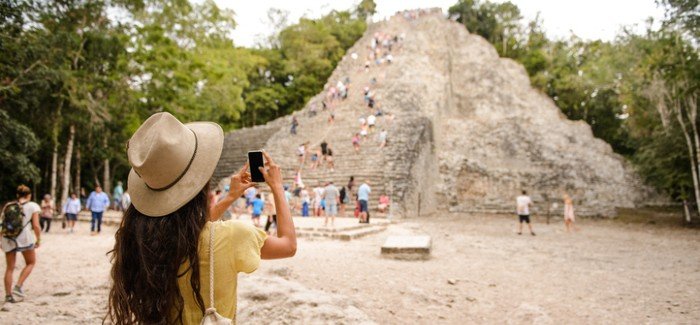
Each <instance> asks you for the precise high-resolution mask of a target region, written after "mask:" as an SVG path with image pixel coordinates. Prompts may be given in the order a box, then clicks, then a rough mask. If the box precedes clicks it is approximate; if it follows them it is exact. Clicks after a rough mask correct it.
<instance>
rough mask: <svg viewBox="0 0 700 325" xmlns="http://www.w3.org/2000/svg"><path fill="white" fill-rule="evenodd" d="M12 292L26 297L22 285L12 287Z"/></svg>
mask: <svg viewBox="0 0 700 325" xmlns="http://www.w3.org/2000/svg"><path fill="white" fill-rule="evenodd" d="M12 293H13V294H15V295H17V296H20V297H24V291H22V287H20V286H15V287H14V288H13V289H12Z"/></svg>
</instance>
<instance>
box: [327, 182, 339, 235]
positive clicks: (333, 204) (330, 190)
mask: <svg viewBox="0 0 700 325" xmlns="http://www.w3.org/2000/svg"><path fill="white" fill-rule="evenodd" d="M323 197H324V199H325V200H326V218H325V219H324V221H323V226H324V227H327V226H328V217H331V227H333V226H334V225H335V216H336V215H338V204H340V199H339V198H340V192H339V191H338V188H337V187H335V185H333V182H328V185H326V188H325V189H324V190H323Z"/></svg>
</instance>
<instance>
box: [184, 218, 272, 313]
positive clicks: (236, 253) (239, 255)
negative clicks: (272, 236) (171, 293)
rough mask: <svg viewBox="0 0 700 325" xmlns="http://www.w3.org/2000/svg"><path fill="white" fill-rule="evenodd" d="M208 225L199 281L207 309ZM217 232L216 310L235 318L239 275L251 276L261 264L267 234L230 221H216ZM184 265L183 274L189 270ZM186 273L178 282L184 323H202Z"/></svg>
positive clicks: (201, 244) (202, 237)
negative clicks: (239, 273) (262, 249)
mask: <svg viewBox="0 0 700 325" xmlns="http://www.w3.org/2000/svg"><path fill="white" fill-rule="evenodd" d="M212 224H213V223H212V222H207V224H206V225H205V226H204V229H202V233H201V234H200V235H199V249H198V251H199V253H198V254H199V279H200V290H199V291H200V294H201V295H202V299H204V303H205V306H204V309H207V308H210V307H211V304H210V301H209V227H211V225H212ZM215 224H216V228H215V229H214V285H215V289H214V303H216V306H215V307H216V311H217V312H218V313H219V314H220V315H221V316H224V317H226V318H231V319H233V320H234V321H235V319H236V288H237V283H238V272H245V273H251V272H253V271H255V270H256V269H257V268H258V265H259V264H260V249H261V248H262V246H263V244H264V243H265V239H266V238H267V234H265V232H264V231H262V230H260V229H258V228H256V227H254V226H252V225H249V224H246V223H243V222H240V221H237V220H229V221H224V222H216V223H215ZM186 264H187V263H185V264H183V265H182V267H181V268H180V270H181V271H180V272H185V270H187V265H186ZM191 274H192V272H187V273H186V274H185V275H184V276H181V277H180V278H178V280H177V284H178V286H179V287H180V293H181V294H182V297H183V298H184V300H185V306H184V309H183V311H182V320H183V323H184V324H199V323H200V322H201V321H202V317H203V315H202V312H201V310H200V309H199V307H197V301H196V300H195V296H194V293H193V292H192V287H191V286H190V276H191Z"/></svg>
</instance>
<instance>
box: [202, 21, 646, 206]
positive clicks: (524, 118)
mask: <svg viewBox="0 0 700 325" xmlns="http://www.w3.org/2000/svg"><path fill="white" fill-rule="evenodd" d="M377 32H381V33H387V34H390V35H397V36H398V35H401V36H402V37H403V41H401V42H400V43H399V44H397V46H395V48H394V49H393V50H392V54H393V57H394V58H393V62H392V63H391V64H383V65H374V64H372V66H371V68H370V69H368V70H367V71H366V70H365V69H364V64H365V59H364V58H365V57H367V54H368V51H369V44H370V42H371V39H372V37H373V35H375V33H377ZM346 77H347V78H349V79H350V87H349V95H348V99H346V100H344V101H342V102H339V103H338V104H337V105H336V107H335V108H334V110H335V122H334V123H332V124H331V123H329V122H328V116H329V114H328V112H326V111H323V110H322V109H321V106H322V100H323V99H324V97H325V94H326V93H325V91H324V92H323V93H321V94H319V95H317V96H315V97H314V98H312V99H311V100H310V101H309V103H308V104H307V106H306V107H305V108H304V109H303V110H301V111H299V112H297V113H295V116H296V117H297V119H298V120H299V123H300V125H299V128H298V134H297V135H291V134H290V125H291V119H292V117H291V116H286V117H282V118H279V119H277V120H275V121H272V122H270V123H268V124H267V125H263V126H258V127H254V128H248V129H243V130H237V131H234V132H231V133H229V134H228V135H227V137H226V144H225V149H224V153H223V155H222V159H221V161H220V163H219V166H218V167H217V171H216V173H215V181H219V180H222V179H223V180H225V179H226V177H225V176H227V175H229V174H231V173H232V172H233V171H235V170H236V169H237V168H239V167H240V166H241V165H242V164H243V163H244V162H245V159H246V152H247V151H248V150H254V149H261V148H265V149H266V150H268V151H269V152H270V153H271V154H272V155H273V157H275V158H276V159H277V160H278V161H279V162H280V163H281V164H282V165H283V166H284V168H285V170H284V172H285V178H286V179H287V180H288V184H292V183H293V178H294V175H295V172H296V169H297V167H298V158H297V154H296V148H297V146H298V145H299V144H301V143H303V142H306V141H309V142H310V143H311V145H312V146H313V145H318V144H319V143H320V142H321V141H322V140H325V141H326V142H328V143H329V144H330V145H331V146H332V148H333V151H334V160H335V163H336V168H335V171H333V172H331V171H330V170H328V169H324V168H321V169H317V170H309V169H308V167H307V168H306V169H304V170H303V171H302V178H303V180H304V183H305V184H306V186H312V187H313V186H316V185H317V184H318V183H319V182H325V181H333V182H335V184H336V185H338V186H341V185H345V184H347V181H348V178H349V177H350V176H351V175H352V176H355V179H356V184H357V185H359V184H360V183H361V182H362V181H364V180H369V181H370V185H371V186H372V189H373V191H372V195H371V198H370V201H371V202H370V205H371V207H373V208H374V207H376V205H377V200H378V197H379V195H380V194H382V193H386V194H388V195H389V196H390V197H391V200H392V202H393V203H394V204H393V205H392V212H391V213H392V214H393V215H398V216H406V217H412V216H419V215H429V214H433V213H435V212H441V211H451V212H489V213H514V210H515V203H514V202H515V197H516V196H517V195H518V194H519V193H520V191H521V190H527V191H528V192H529V194H530V195H531V196H532V198H533V200H534V201H535V206H536V207H535V213H538V214H540V215H543V214H545V213H547V212H551V213H552V214H561V209H562V204H561V203H560V202H561V196H562V194H563V191H565V190H566V191H568V192H569V193H570V194H571V195H572V196H573V198H574V203H575V205H576V211H577V214H578V215H602V216H612V215H614V214H615V208H616V207H635V206H638V205H640V204H646V203H649V202H651V201H650V200H651V198H652V197H656V196H655V194H654V193H653V191H652V190H650V189H649V188H648V187H646V186H644V185H643V184H642V182H641V180H640V178H639V177H638V176H637V175H636V174H635V172H634V171H633V169H632V168H631V166H629V165H628V163H627V162H626V161H625V160H624V159H623V158H622V157H621V156H619V155H617V154H615V153H614V152H613V151H612V149H611V147H610V145H608V144H607V143H605V142H604V141H602V140H600V139H597V138H595V137H594V136H593V134H592V132H591V128H590V126H589V125H587V124H586V123H584V122H582V121H570V120H568V119H566V117H565V116H564V115H563V114H562V113H561V112H560V110H559V108H557V106H556V105H555V103H554V102H553V101H552V100H551V99H550V98H549V97H547V96H546V95H544V94H542V93H540V92H539V91H537V90H535V89H533V88H532V87H531V85H530V82H529V79H528V76H527V73H526V71H525V69H524V68H523V67H522V66H521V65H519V64H518V63H516V62H514V61H512V60H510V59H504V58H499V56H498V54H497V52H496V50H495V49H494V47H493V46H492V45H491V44H489V43H488V42H487V41H486V40H484V39H483V38H481V37H480V36H477V35H473V34H470V33H469V32H468V31H467V30H466V29H465V28H464V26H462V25H460V24H458V23H456V22H453V21H450V20H448V19H446V18H445V17H444V15H443V14H442V13H441V12H439V10H438V11H435V10H433V11H430V12H429V13H427V14H424V15H422V16H421V17H420V18H418V19H414V20H407V19H405V18H404V17H403V16H400V15H397V16H394V17H392V18H391V19H389V20H387V21H382V22H378V23H374V24H371V25H370V26H369V27H368V29H367V31H366V32H365V34H364V36H363V37H362V38H361V39H360V40H359V41H358V42H357V44H355V45H354V46H353V47H352V48H351V49H349V50H348V52H347V54H346V55H345V57H344V59H343V60H342V61H341V62H340V63H339V64H338V67H337V68H336V70H335V71H334V72H333V74H332V76H331V78H330V79H329V80H328V83H327V85H326V88H329V87H331V86H332V85H335V84H336V83H337V82H338V81H339V80H345V78H346ZM373 78H376V82H372V79H373ZM365 86H370V87H371V88H372V91H374V92H375V93H376V95H375V96H376V98H377V102H378V104H379V105H381V107H382V109H383V110H384V111H385V112H390V113H392V114H393V115H394V116H395V118H394V119H393V121H391V122H390V121H389V120H388V118H387V117H386V115H385V116H380V117H379V118H378V119H377V129H382V128H384V129H386V130H388V134H389V136H388V139H389V140H388V145H387V146H386V147H384V148H382V149H380V148H379V146H378V145H377V142H376V140H375V139H376V134H377V131H375V132H374V133H373V134H370V136H369V137H368V138H367V140H365V141H363V143H362V145H361V152H360V153H359V154H358V153H355V152H354V150H353V147H352V144H351V137H352V136H353V135H354V134H355V133H356V132H358V131H359V123H358V119H359V118H360V117H363V116H367V115H368V114H369V111H368V110H367V108H366V105H365V103H364V99H363V88H364V87H365ZM312 110H313V111H316V112H317V114H313V113H312V112H311V111H312ZM307 166H308V163H307ZM557 202H559V203H558V206H557V204H556V203H557ZM351 209H352V208H351Z"/></svg>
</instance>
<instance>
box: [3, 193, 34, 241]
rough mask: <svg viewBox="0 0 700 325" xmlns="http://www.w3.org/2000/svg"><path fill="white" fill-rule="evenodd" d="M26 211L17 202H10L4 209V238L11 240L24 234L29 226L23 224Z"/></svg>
mask: <svg viewBox="0 0 700 325" xmlns="http://www.w3.org/2000/svg"><path fill="white" fill-rule="evenodd" d="M23 219H24V209H22V205H21V204H20V203H19V202H17V201H14V202H10V203H8V204H6V205H5V207H4V208H3V209H2V236H3V237H5V238H9V239H15V238H17V236H19V234H21V233H22V230H23V229H24V227H26V226H27V224H29V223H27V224H23V223H22V221H23Z"/></svg>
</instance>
